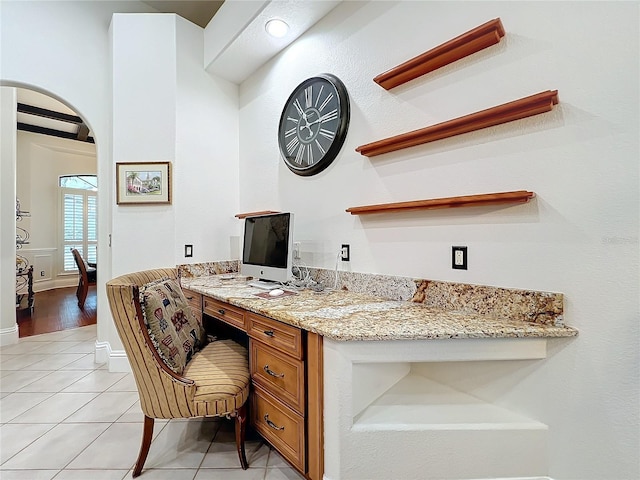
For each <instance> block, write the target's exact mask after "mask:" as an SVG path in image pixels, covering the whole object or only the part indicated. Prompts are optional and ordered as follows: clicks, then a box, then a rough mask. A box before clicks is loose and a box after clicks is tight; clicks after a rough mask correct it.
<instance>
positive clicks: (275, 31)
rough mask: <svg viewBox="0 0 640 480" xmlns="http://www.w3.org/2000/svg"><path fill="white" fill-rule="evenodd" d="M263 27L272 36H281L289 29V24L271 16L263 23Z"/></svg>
mask: <svg viewBox="0 0 640 480" xmlns="http://www.w3.org/2000/svg"><path fill="white" fill-rule="evenodd" d="M264 29H265V30H266V31H267V33H268V34H269V35H271V36H272V37H275V38H282V37H284V36H285V35H286V34H287V32H288V31H289V25H287V23H286V22H284V21H283V20H280V19H279V18H272V19H271V20H269V21H268V22H267V23H266V24H265V26H264Z"/></svg>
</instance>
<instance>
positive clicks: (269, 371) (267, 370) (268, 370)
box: [264, 365, 284, 378]
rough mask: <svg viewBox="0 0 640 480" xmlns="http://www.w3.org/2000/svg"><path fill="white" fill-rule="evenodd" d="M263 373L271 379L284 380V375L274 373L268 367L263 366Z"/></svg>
mask: <svg viewBox="0 0 640 480" xmlns="http://www.w3.org/2000/svg"><path fill="white" fill-rule="evenodd" d="M264 371H265V372H267V373H268V374H269V375H271V376H272V377H277V378H284V373H276V372H274V371H273V370H271V369H269V365H265V366H264Z"/></svg>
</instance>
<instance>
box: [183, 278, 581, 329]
mask: <svg viewBox="0 0 640 480" xmlns="http://www.w3.org/2000/svg"><path fill="white" fill-rule="evenodd" d="M181 284H182V286H183V287H184V288H188V289H190V290H193V291H195V292H198V293H201V294H203V295H207V296H209V297H212V298H215V299H217V300H220V301H223V302H227V303H229V304H231V305H236V306H238V307H241V308H243V309H245V310H249V311H251V312H255V313H259V314H261V315H264V316H267V317H269V318H273V319H275V320H279V321H281V322H283V323H287V324H289V325H293V326H296V327H300V328H302V329H304V330H308V331H310V332H314V333H317V334H319V335H322V336H324V337H327V338H330V339H332V340H338V341H350V340H433V339H448V338H518V337H522V338H524V337H538V338H540V337H572V336H575V335H577V334H578V331H577V330H576V329H574V328H571V327H565V326H554V325H545V324H540V323H533V322H527V321H521V320H512V319H508V318H496V317H495V316H491V315H483V314H479V313H473V312H463V311H456V310H446V309H443V308H437V307H429V306H425V305H423V304H421V303H414V302H409V301H399V300H388V299H385V298H382V297H378V296H372V295H366V294H362V293H354V292H350V291H344V290H336V291H327V290H325V291H322V292H314V291H312V290H300V291H294V290H292V289H288V288H286V287H285V290H287V291H288V292H292V294H290V295H283V296H280V297H267V298H264V297H260V296H258V295H259V294H264V293H265V292H264V291H263V290H260V289H258V288H255V287H250V286H248V285H247V282H246V277H242V276H240V275H234V276H233V278H228V277H227V276H225V275H213V276H200V277H186V278H181Z"/></svg>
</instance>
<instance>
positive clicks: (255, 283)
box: [247, 280, 280, 290]
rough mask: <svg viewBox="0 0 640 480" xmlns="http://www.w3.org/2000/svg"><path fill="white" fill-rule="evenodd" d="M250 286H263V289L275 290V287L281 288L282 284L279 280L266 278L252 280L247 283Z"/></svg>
mask: <svg viewBox="0 0 640 480" xmlns="http://www.w3.org/2000/svg"><path fill="white" fill-rule="evenodd" d="M247 285H249V286H250V287H256V288H261V289H262V290H273V289H274V288H280V284H279V283H277V282H265V281H264V280H251V281H250V282H249V283H247Z"/></svg>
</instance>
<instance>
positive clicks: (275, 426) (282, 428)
mask: <svg viewBox="0 0 640 480" xmlns="http://www.w3.org/2000/svg"><path fill="white" fill-rule="evenodd" d="M264 421H265V422H267V425H269V426H270V427H271V428H273V429H274V430H284V427H279V426H277V425H276V424H275V423H273V422H272V421H271V420H269V414H268V413H265V415H264Z"/></svg>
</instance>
